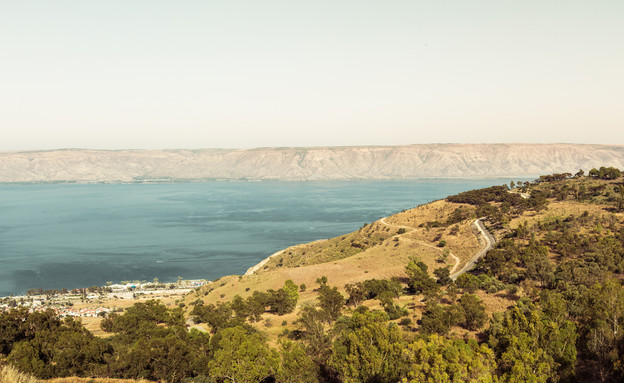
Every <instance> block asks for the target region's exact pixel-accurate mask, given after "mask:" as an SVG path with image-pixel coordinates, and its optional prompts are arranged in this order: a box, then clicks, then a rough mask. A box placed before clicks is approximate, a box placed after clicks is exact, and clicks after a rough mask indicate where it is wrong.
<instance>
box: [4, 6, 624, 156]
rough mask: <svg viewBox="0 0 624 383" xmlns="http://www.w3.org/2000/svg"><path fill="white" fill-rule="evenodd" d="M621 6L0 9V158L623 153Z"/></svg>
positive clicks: (623, 25) (623, 35)
mask: <svg viewBox="0 0 624 383" xmlns="http://www.w3.org/2000/svg"><path fill="white" fill-rule="evenodd" d="M623 20H624V1H622V0H612V1H589V0H588V1H572V0H567V1H560V0H556V1H555V0H554V1H545V0H535V1H531V0H522V1H503V0H491V1H477V0H470V1H467V0H457V1H440V0H435V1H433V0H430V1H415V0H412V1H366V0H354V1H345V0H331V1H323V0H314V1H297V0H284V1H272V0H263V1H259V0H253V1H236V0H225V1H210V0H201V1H157V0H144V1H138V0H123V1H121V0H119V1H117V0H106V1H86V0H75V1H66V0H54V1H51V0H39V1H35V0H32V1H28V0H24V1H14V0H0V150H25V149H52V148H68V147H80V148H103V149H115V148H212V147H222V148H246V147H261V146H319V145H394V144H418V143H438V142H470V143H480V142H573V143H605V144H624V22H623Z"/></svg>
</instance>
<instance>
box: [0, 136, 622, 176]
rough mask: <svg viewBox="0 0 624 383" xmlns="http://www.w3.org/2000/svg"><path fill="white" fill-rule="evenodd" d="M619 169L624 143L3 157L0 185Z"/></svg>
mask: <svg viewBox="0 0 624 383" xmlns="http://www.w3.org/2000/svg"><path fill="white" fill-rule="evenodd" d="M600 166H614V167H618V168H624V145H581V144H426V145H404V146H343V147H308V148H305V147H302V148H298V147H292V148H257V149H200V150H183V149H181V150H89V149H64V150H48V151H28V152H26V151H24V152H0V182H145V181H152V182H158V181H171V180H174V181H175V180H180V181H182V180H183V181H200V180H354V179H388V180H389V179H414V178H424V177H523V176H524V177H526V176H536V175H539V174H547V173H557V172H571V171H576V170H578V169H584V170H585V171H588V170H589V169H591V168H593V167H600Z"/></svg>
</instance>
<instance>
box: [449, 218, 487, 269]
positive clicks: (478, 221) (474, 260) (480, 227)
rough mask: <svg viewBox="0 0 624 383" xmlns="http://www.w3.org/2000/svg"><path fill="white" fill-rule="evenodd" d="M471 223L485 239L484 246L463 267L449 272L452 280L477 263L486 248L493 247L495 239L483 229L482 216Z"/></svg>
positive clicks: (485, 251)
mask: <svg viewBox="0 0 624 383" xmlns="http://www.w3.org/2000/svg"><path fill="white" fill-rule="evenodd" d="M472 224H473V225H475V227H476V228H477V230H479V233H480V234H481V235H482V236H483V239H484V240H485V246H483V249H481V250H479V252H478V253H477V254H475V255H474V257H472V258H470V260H469V261H468V262H466V264H465V265H464V267H462V268H461V270H459V271H458V272H456V273H454V274H453V273H451V275H450V277H451V279H452V280H456V279H457V277H459V276H460V275H462V274H463V273H465V272H466V271H469V270H471V269H472V268H473V267H474V265H475V264H476V263H477V261H478V260H479V259H481V257H483V256H484V255H485V253H487V252H488V250H490V249H491V248H493V247H494V244H495V243H496V240H495V239H494V237H492V234H490V233H489V232H488V231H487V230H486V229H485V226H483V218H477V219H476V220H475V221H474V222H473V223H472Z"/></svg>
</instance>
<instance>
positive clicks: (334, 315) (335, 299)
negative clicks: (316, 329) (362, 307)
mask: <svg viewBox="0 0 624 383" xmlns="http://www.w3.org/2000/svg"><path fill="white" fill-rule="evenodd" d="M318 301H319V307H320V309H321V312H322V314H323V317H324V319H325V321H326V322H327V323H331V322H334V321H335V320H336V319H338V317H339V316H340V314H341V313H342V308H343V307H344V304H345V299H344V297H343V296H342V294H340V292H339V291H338V289H337V288H336V287H335V286H334V287H329V286H327V285H322V286H321V288H320V289H319V296H318Z"/></svg>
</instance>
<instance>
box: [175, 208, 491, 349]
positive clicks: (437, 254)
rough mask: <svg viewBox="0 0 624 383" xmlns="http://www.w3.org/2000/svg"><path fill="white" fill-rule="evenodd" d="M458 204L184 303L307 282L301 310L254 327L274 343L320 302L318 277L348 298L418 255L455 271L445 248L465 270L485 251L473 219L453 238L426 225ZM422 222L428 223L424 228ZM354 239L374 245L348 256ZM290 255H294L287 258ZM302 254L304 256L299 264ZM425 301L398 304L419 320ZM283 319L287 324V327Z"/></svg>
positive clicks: (208, 289)
mask: <svg viewBox="0 0 624 383" xmlns="http://www.w3.org/2000/svg"><path fill="white" fill-rule="evenodd" d="M459 206H460V205H458V204H451V203H448V202H445V201H436V202H433V203H431V204H428V205H423V206H419V207H417V208H414V209H410V210H407V211H404V212H401V213H399V214H396V215H393V216H391V217H388V218H387V219H385V220H379V221H376V222H373V223H372V224H370V225H367V226H366V227H364V228H363V229H360V230H358V231H356V232H354V233H350V234H346V235H343V236H340V237H336V238H332V239H329V240H323V241H316V242H313V243H310V244H302V245H297V246H294V247H292V248H289V249H287V251H285V254H284V255H285V256H284V257H283V259H282V260H281V262H280V260H279V258H280V257H277V258H278V259H272V260H271V261H270V262H269V263H268V265H269V267H267V268H266V269H265V268H262V269H261V270H259V271H258V272H256V273H255V274H252V275H245V276H226V277H223V278H221V279H219V280H217V281H214V282H212V283H210V284H209V285H207V286H204V287H203V288H202V289H200V290H199V291H197V292H193V293H191V294H189V295H188V296H187V297H186V299H185V303H186V305H187V307H188V310H189V311H190V310H191V309H192V305H190V304H191V303H192V302H194V301H196V300H197V299H201V300H202V301H203V302H204V303H206V304H210V303H213V304H216V303H217V302H227V301H229V300H231V299H232V298H233V297H234V296H235V295H240V296H241V297H243V298H246V297H248V296H250V295H251V294H252V293H253V292H254V291H255V290H258V291H266V290H268V289H279V288H281V287H282V286H283V284H284V281H285V280H287V279H291V280H292V281H294V282H295V283H296V284H297V285H301V284H305V285H306V286H307V289H306V291H304V292H300V293H299V302H298V309H296V310H295V311H294V312H293V313H290V314H287V315H283V316H277V315H274V314H269V313H265V314H264V315H263V317H262V320H261V321H259V322H258V323H256V324H255V326H256V327H257V328H258V329H260V330H261V331H263V332H265V333H267V334H268V336H269V340H270V343H271V344H275V342H276V340H277V338H278V335H279V334H280V333H282V332H283V331H284V329H289V330H293V329H295V326H294V325H293V322H294V321H295V320H296V319H297V316H298V311H299V309H300V308H301V307H302V306H303V305H306V304H312V303H315V302H316V297H317V293H316V292H315V291H314V289H315V288H317V287H318V285H317V284H316V279H317V278H320V277H322V276H326V277H327V278H328V281H329V284H330V285H332V286H337V287H338V289H339V290H340V291H341V292H342V293H343V294H344V295H346V293H345V291H344V286H345V284H348V283H355V282H361V281H364V280H367V279H372V278H377V279H383V278H391V277H399V278H403V279H405V278H406V275H405V265H406V264H407V263H408V262H409V259H410V258H411V257H413V256H415V257H418V258H419V259H420V260H422V261H423V262H424V263H425V264H426V265H427V266H428V267H429V271H430V272H433V270H434V269H436V268H439V267H449V268H452V267H453V266H454V265H455V260H454V259H453V258H452V257H448V258H447V259H446V261H443V260H442V257H441V255H442V253H443V250H444V249H448V250H450V252H451V253H452V254H454V255H455V256H457V257H458V258H460V260H461V263H460V267H461V266H462V265H463V263H464V262H465V261H466V260H468V259H470V258H471V257H472V256H473V255H474V254H475V253H476V252H477V251H478V250H479V249H480V248H481V245H480V244H479V242H478V240H477V236H476V235H475V233H473V231H472V228H471V222H472V219H468V220H466V221H463V222H460V223H459V224H458V225H457V226H458V231H457V232H456V233H455V234H451V230H452V226H451V227H439V228H427V227H426V223H427V222H432V221H440V222H444V221H446V219H447V218H448V216H449V215H450V214H451V213H452V212H453V211H454V210H455V209H456V208H457V207H459ZM464 206H466V205H464ZM421 224H425V225H423V226H421ZM401 227H403V228H404V229H405V233H402V234H398V229H399V228H401ZM440 239H444V240H445V241H446V243H447V245H446V246H445V247H444V248H440V247H438V246H437V244H438V241H439V240H440ZM352 240H355V241H358V240H368V241H369V246H368V247H367V248H365V249H364V250H361V249H358V251H357V252H354V253H353V254H351V255H349V256H344V253H345V252H346V251H347V250H344V249H346V246H348V247H351V241H352ZM340 250H344V251H343V252H342V253H341V255H338V258H337V259H336V258H335V259H332V260H330V261H326V262H322V263H316V261H321V260H323V259H326V258H327V257H328V256H329V257H330V258H331V254H334V255H335V254H336V253H337V252H338V253H340ZM349 251H350V250H349ZM289 252H290V253H291V254H288V253H289ZM303 252H305V255H304V254H303ZM319 254H320V255H319ZM298 256H300V257H301V258H300V259H299V260H298V258H297V257H298ZM274 258H275V257H274ZM279 263H282V266H278V264H279ZM311 263H312V264H311ZM420 298H421V297H414V296H403V297H401V298H399V300H398V304H400V305H406V306H408V308H409V310H410V315H411V317H412V319H413V320H417V319H419V318H420V315H421V312H422V309H423V308H424V303H422V302H420ZM365 304H366V305H370V306H371V308H377V309H381V307H378V306H379V304H378V302H377V301H374V300H373V301H368V302H366V303H365ZM492 304H493V308H494V306H495V307H499V306H501V304H500V303H499V302H498V301H496V302H495V301H492ZM283 321H286V322H287V324H286V325H282V323H283Z"/></svg>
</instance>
